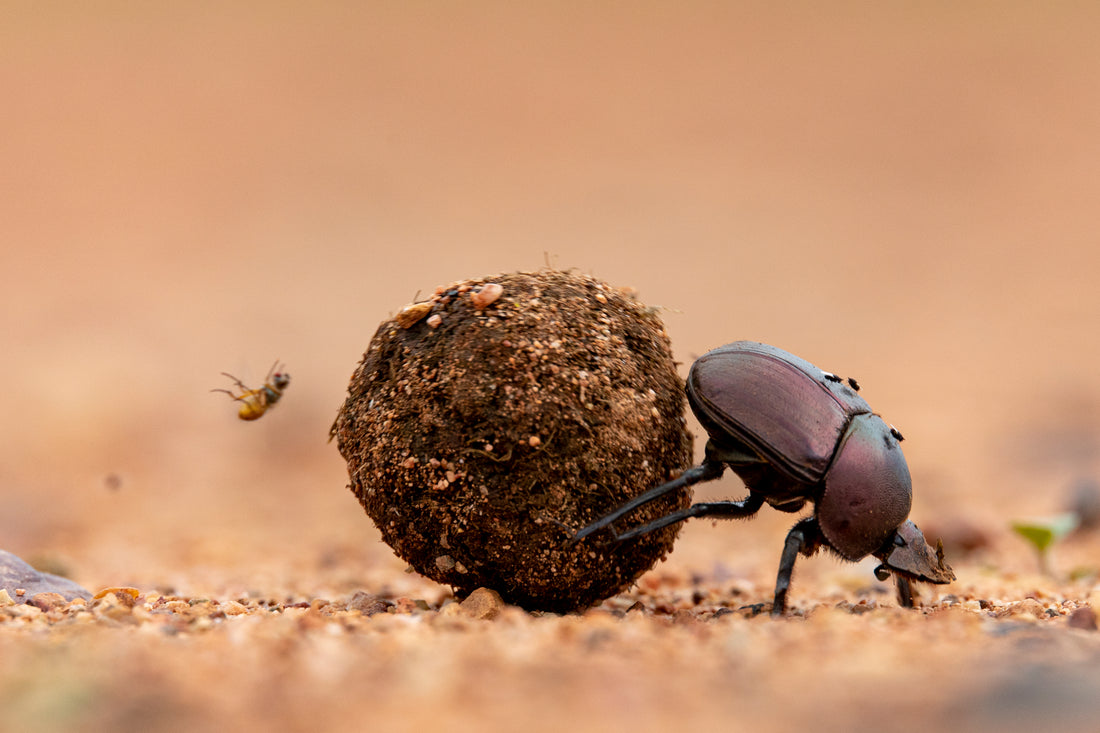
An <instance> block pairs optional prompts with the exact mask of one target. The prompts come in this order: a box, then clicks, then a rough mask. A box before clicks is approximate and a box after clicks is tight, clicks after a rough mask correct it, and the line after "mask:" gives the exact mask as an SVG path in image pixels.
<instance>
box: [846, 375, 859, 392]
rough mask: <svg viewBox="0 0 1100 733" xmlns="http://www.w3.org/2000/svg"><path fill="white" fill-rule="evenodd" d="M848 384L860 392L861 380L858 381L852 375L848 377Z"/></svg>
mask: <svg viewBox="0 0 1100 733" xmlns="http://www.w3.org/2000/svg"><path fill="white" fill-rule="evenodd" d="M848 386H849V387H851V388H852V389H853V390H855V391H856V392H858V391H859V382H857V381H856V380H854V379H852V378H851V377H848Z"/></svg>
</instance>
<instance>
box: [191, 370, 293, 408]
mask: <svg viewBox="0 0 1100 733" xmlns="http://www.w3.org/2000/svg"><path fill="white" fill-rule="evenodd" d="M278 367H279V360H278V359H276V360H275V363H274V364H272V365H271V369H269V370H268V372H267V377H266V378H265V379H264V384H263V386H262V387H260V388H259V389H251V388H249V387H248V385H246V384H245V383H244V382H242V381H241V380H239V379H237V378H236V377H234V376H233V375H232V374H229V373H228V372H222V374H223V375H225V376H227V377H229V378H230V379H232V380H233V381H234V382H235V383H236V385H237V387H238V388H239V389H240V394H235V393H234V392H232V391H231V390H228V389H212V390H210V391H211V392H225V393H226V394H227V395H229V396H230V397H232V398H233V399H235V400H236V401H237V402H240V403H241V409H240V410H238V411H237V417H239V418H240V419H242V420H259V419H260V418H261V417H263V415H264V413H265V412H267V411H268V410H269V409H271V407H272V406H273V405H274V404H275V403H276V402H278V401H279V399H280V398H281V397H282V396H283V390H285V389H286V387H287V385H288V384H290V375H289V374H287V373H286V372H285V371H282V369H279V368H278ZM284 368H285V365H284Z"/></svg>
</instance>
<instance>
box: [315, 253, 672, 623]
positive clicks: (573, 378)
mask: <svg viewBox="0 0 1100 733" xmlns="http://www.w3.org/2000/svg"><path fill="white" fill-rule="evenodd" d="M684 405H685V399H684V391H683V383H682V381H681V379H680V378H679V376H678V375H677V373H676V369H675V364H674V362H673V360H672V355H671V352H670V349H669V342H668V336H667V334H666V333H665V331H664V327H663V325H662V324H661V321H660V319H659V318H658V317H657V316H656V314H655V313H654V311H653V309H648V308H646V307H645V306H644V305H642V304H641V303H639V302H638V301H636V300H635V299H634V298H633V297H632V296H631V295H630V294H629V293H627V292H625V291H621V290H617V289H615V288H612V287H610V286H608V285H606V284H605V283H603V282H600V281H599V280H596V279H594V278H591V277H586V276H583V275H576V274H571V273H567V272H560V271H554V270H543V271H539V272H537V273H512V274H506V275H499V276H496V277H492V278H486V279H483V280H470V281H466V282H463V283H456V284H453V285H450V286H448V287H444V288H440V289H438V290H437V291H436V293H435V294H434V295H433V296H432V298H431V299H430V300H428V301H426V302H424V303H416V304H413V305H410V306H406V307H405V309H404V310H402V311H401V312H400V313H399V314H398V315H397V317H396V318H394V319H393V320H390V321H386V322H385V323H383V324H382V325H381V326H379V328H378V331H377V333H375V335H374V338H373V339H372V340H371V343H370V346H369V348H368V349H367V352H366V354H364V356H363V361H362V362H361V363H360V365H359V367H358V369H357V370H356V371H355V373H354V375H353V376H352V379H351V384H350V386H349V387H348V398H347V401H346V402H345V403H344V405H343V407H342V408H341V409H340V412H339V414H338V415H337V418H336V422H335V424H334V425H333V435H334V436H335V437H336V438H337V445H338V447H339V449H340V453H341V455H343V456H344V458H345V459H346V460H347V463H348V473H349V475H350V477H351V489H352V491H353V492H354V493H355V495H356V496H357V497H358V498H359V501H360V503H361V504H362V505H363V508H364V509H366V512H367V514H368V515H369V516H370V517H371V519H373V520H374V523H375V525H377V527H378V529H379V530H380V531H381V533H382V538H383V539H384V540H385V541H386V543H387V544H389V545H390V547H392V548H393V549H394V551H395V552H396V553H397V554H398V555H399V556H400V557H401V558H403V559H404V560H406V561H408V562H409V564H410V565H412V567H413V568H414V569H415V570H416V571H417V572H419V573H421V574H422V575H425V576H427V577H429V578H432V579H433V580H436V581H438V582H440V583H446V584H448V585H451V586H453V587H454V589H455V591H456V592H457V593H458V594H459V595H465V594H467V593H469V592H471V591H473V590H474V589H476V588H478V587H488V588H492V589H494V590H496V591H498V592H499V593H500V594H501V596H502V597H503V598H504V599H505V600H506V601H508V602H510V603H514V604H517V605H520V606H523V607H525V608H527V609H530V610H546V611H556V612H567V611H572V610H576V609H581V608H584V607H586V606H589V605H592V604H594V603H597V602H599V601H601V600H603V599H604V598H607V597H609V596H612V595H614V594H616V593H618V592H619V591H621V590H624V589H625V588H627V587H628V586H630V584H631V583H633V582H634V580H635V579H636V578H637V577H638V576H639V575H641V574H642V573H643V572H645V571H646V570H648V569H649V568H650V567H652V566H653V564H654V563H655V562H656V561H657V560H658V559H661V558H663V557H664V556H665V555H666V554H667V552H668V551H669V550H670V549H671V547H672V543H673V541H674V539H675V537H676V532H677V527H669V528H666V529H664V530H661V531H658V532H653V533H651V534H649V535H646V536H644V537H640V538H638V539H637V540H633V541H630V542H624V543H617V544H614V545H608V546H599V545H598V544H596V543H591V542H584V543H579V544H578V545H572V546H570V545H569V544H568V543H567V541H568V540H569V539H570V538H571V536H572V534H573V532H574V531H576V530H577V529H579V528H581V527H583V526H585V525H586V524H588V523H589V522H591V521H593V520H595V519H596V518H598V517H600V516H601V515H603V514H605V513H607V512H608V511H610V510H611V509H613V508H615V507H617V506H618V505H620V504H621V503H623V502H624V501H626V500H628V499H630V498H631V497H633V496H636V495H638V494H640V493H642V492H643V491H645V490H646V489H649V488H651V487H653V486H656V485H657V484H660V483H662V482H664V481H667V480H668V479H669V478H670V477H672V476H675V475H676V474H677V473H678V472H679V471H680V470H682V469H683V468H685V467H686V466H688V465H690V461H691V458H692V451H691V443H692V439H691V434H690V433H689V432H688V431H687V429H686V427H685V422H684ZM690 498H691V497H690V491H689V490H687V489H685V490H684V491H682V492H679V493H677V494H671V495H669V496H668V497H666V498H665V499H664V500H662V501H655V502H653V503H652V504H650V505H647V506H646V507H643V508H642V509H640V510H639V511H638V512H637V513H636V514H634V515H632V524H635V523H637V524H640V523H642V522H645V521H647V520H649V519H655V518H657V517H659V516H662V515H664V514H667V513H668V512H670V511H673V510H674V509H677V508H680V507H683V506H687V504H688V503H689V501H690Z"/></svg>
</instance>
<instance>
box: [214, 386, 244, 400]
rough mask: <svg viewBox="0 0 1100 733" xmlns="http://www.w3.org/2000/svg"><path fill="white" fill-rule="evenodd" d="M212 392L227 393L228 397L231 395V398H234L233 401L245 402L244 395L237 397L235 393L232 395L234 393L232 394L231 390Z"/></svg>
mask: <svg viewBox="0 0 1100 733" xmlns="http://www.w3.org/2000/svg"><path fill="white" fill-rule="evenodd" d="M210 391H211V392H225V393H226V394H227V395H229V396H230V397H232V398H233V399H235V400H237V401H238V402H240V401H242V400H243V397H244V396H243V395H240V396H238V395H235V394H233V393H232V392H231V391H230V390H228V389H212V390H210Z"/></svg>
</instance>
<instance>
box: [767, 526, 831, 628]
mask: <svg viewBox="0 0 1100 733" xmlns="http://www.w3.org/2000/svg"><path fill="white" fill-rule="evenodd" d="M819 532H820V530H819V529H818V528H817V522H816V520H814V519H813V518H812V517H810V518H808V519H803V520H802V521H801V522H799V523H798V524H796V525H794V526H793V527H791V531H790V532H788V533H787V540H786V542H784V543H783V554H782V555H781V556H780V558H779V574H778V576H776V579H775V599H774V601H773V602H772V616H782V615H783V614H784V612H785V611H786V610H787V591H788V590H790V587H791V573H793V572H794V561H795V560H797V559H798V553H800V552H801V553H802V554H805V555H810V554H813V552H814V551H815V550H816V549H817V546H818V542H819V540H818V533H819Z"/></svg>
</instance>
